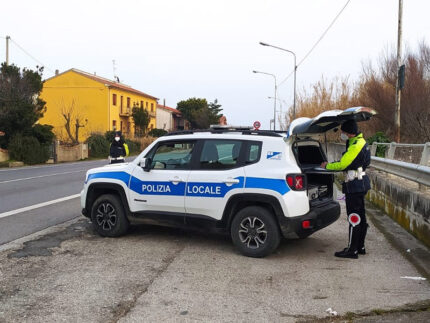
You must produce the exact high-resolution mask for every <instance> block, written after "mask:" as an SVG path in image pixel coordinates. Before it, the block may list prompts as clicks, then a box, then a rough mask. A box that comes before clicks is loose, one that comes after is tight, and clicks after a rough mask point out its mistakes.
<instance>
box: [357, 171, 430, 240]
mask: <svg viewBox="0 0 430 323" xmlns="http://www.w3.org/2000/svg"><path fill="white" fill-rule="evenodd" d="M367 173H368V175H369V178H370V180H371V186H372V189H371V190H370V191H369V193H368V194H367V196H366V198H367V199H368V200H369V201H370V202H372V203H373V204H375V205H376V206H377V207H379V208H380V209H382V210H384V211H385V213H386V214H388V215H389V216H390V217H391V218H393V219H394V220H395V221H396V222H397V223H399V224H400V225H401V226H402V227H403V228H405V229H406V230H407V231H409V232H410V233H411V234H412V235H414V236H415V237H416V238H418V239H419V240H421V241H422V242H424V243H425V244H426V245H427V246H428V247H430V197H429V195H428V194H426V193H423V192H418V191H415V190H412V189H411V188H409V187H408V186H407V185H402V184H401V183H398V182H397V181H393V180H391V179H390V178H389V176H387V175H386V174H384V173H383V172H381V171H376V170H370V171H367ZM405 181H406V180H405Z"/></svg>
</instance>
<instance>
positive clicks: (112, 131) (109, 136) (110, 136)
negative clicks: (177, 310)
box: [105, 130, 116, 143]
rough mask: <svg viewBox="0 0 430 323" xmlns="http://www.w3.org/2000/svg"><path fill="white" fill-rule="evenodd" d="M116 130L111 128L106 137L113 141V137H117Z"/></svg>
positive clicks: (110, 141)
mask: <svg viewBox="0 0 430 323" xmlns="http://www.w3.org/2000/svg"><path fill="white" fill-rule="evenodd" d="M115 132H116V131H114V130H109V131H106V132H105V139H106V140H107V141H108V142H109V143H112V141H113V139H114V138H115Z"/></svg>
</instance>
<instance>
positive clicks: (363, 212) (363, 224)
mask: <svg viewBox="0 0 430 323" xmlns="http://www.w3.org/2000/svg"><path fill="white" fill-rule="evenodd" d="M364 195H365V194H364V193H363V194H362V195H361V197H360V211H359V214H360V216H361V224H360V225H361V230H360V238H359V241H358V253H359V254H361V255H364V254H366V248H365V246H364V240H365V239H366V233H367V229H368V228H369V224H367V219H366V210H365V207H364Z"/></svg>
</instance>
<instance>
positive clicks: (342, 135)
mask: <svg viewBox="0 0 430 323" xmlns="http://www.w3.org/2000/svg"><path fill="white" fill-rule="evenodd" d="M340 139H342V140H343V141H346V140H348V139H349V138H348V136H347V135H346V134H345V133H343V132H342V133H341V134H340Z"/></svg>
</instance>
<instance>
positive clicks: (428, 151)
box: [371, 142, 430, 166]
mask: <svg viewBox="0 0 430 323" xmlns="http://www.w3.org/2000/svg"><path fill="white" fill-rule="evenodd" d="M378 146H386V147H388V151H387V153H386V156H385V157H386V158H388V159H394V155H395V153H396V148H411V149H412V148H422V149H423V151H422V154H421V159H420V165H424V166H428V165H429V159H430V142H426V143H425V144H397V143H395V142H391V143H384V142H374V143H373V144H372V148H371V155H372V156H375V155H376V150H377V147H378Z"/></svg>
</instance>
